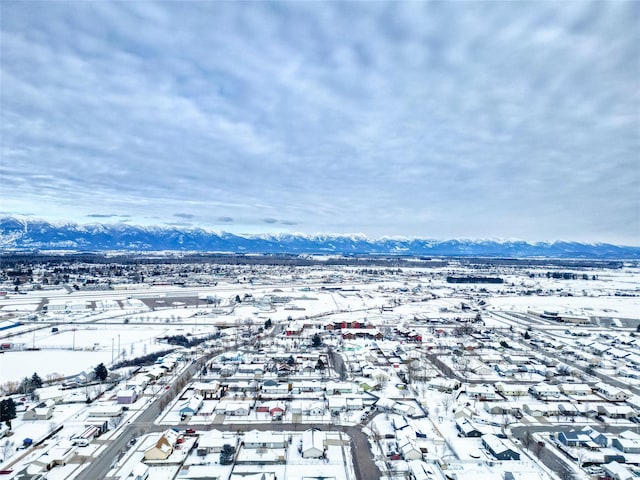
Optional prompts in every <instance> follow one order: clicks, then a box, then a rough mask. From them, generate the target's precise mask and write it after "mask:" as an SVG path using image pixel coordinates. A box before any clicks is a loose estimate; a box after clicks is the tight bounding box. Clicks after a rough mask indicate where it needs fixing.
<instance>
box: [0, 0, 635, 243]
mask: <svg viewBox="0 0 640 480" xmlns="http://www.w3.org/2000/svg"><path fill="white" fill-rule="evenodd" d="M0 22H1V29H0V215H17V216H27V217H34V218H38V219H45V220H53V221H60V220H67V221H73V222H78V223H96V222H100V223H118V222H125V223H129V224H135V225H166V226H176V225H177V226H184V227H201V228H206V229H210V230H216V231H227V232H232V233H275V232H283V233H285V232H290V233H296V232H301V233H363V234H365V235H367V236H369V237H372V238H378V237H381V236H408V237H425V238H433V239H452V238H514V239H516V238H517V239H522V240H529V241H551V240H575V241H587V242H610V243H617V244H625V245H640V188H639V186H640V158H639V157H640V28H638V25H640V3H639V2H633V1H618V2H602V1H600V2H594V3H591V2H542V1H541V2H526V1H525V2H500V1H491V2H482V1H479V2H462V1H460V2H443V1H432V2H419V1H411V2H403V1H398V2H385V1H376V2H366V1H361V2H320V1H307V2H301V1H300V2H297V1H286V2H285V1H283V2H269V1H265V2H251V1H245V2H235V1H233V2H207V1H199V2H157V3H154V2H147V1H144V2H143V1H133V2H114V3H111V2H106V1H101V2H82V1H49V2H45V1H40V2H33V1H28V0H27V1H12V0H7V1H2V2H0Z"/></svg>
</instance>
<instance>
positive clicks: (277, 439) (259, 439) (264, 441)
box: [243, 430, 289, 448]
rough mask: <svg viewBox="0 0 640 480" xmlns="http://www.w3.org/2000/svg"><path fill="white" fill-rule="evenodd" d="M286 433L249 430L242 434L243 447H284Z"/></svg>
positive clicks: (286, 441)
mask: <svg viewBox="0 0 640 480" xmlns="http://www.w3.org/2000/svg"><path fill="white" fill-rule="evenodd" d="M288 443H289V439H288V435H286V434H284V433H282V432H270V431H260V430H250V431H248V432H247V433H245V434H244V438H243V444H244V448H286V447H287V445H288Z"/></svg>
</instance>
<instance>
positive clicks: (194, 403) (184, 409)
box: [178, 395, 203, 418]
mask: <svg viewBox="0 0 640 480" xmlns="http://www.w3.org/2000/svg"><path fill="white" fill-rule="evenodd" d="M202 403H203V399H202V397H201V396H200V395H194V396H193V397H191V398H189V399H188V400H186V401H184V402H183V403H181V404H180V405H179V406H178V412H179V413H180V416H181V417H183V418H184V417H192V416H193V415H195V414H196V413H198V410H200V408H201V407H202Z"/></svg>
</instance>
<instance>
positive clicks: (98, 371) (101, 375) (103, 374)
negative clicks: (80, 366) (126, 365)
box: [93, 363, 109, 382]
mask: <svg viewBox="0 0 640 480" xmlns="http://www.w3.org/2000/svg"><path fill="white" fill-rule="evenodd" d="M93 373H95V375H96V378H97V379H98V380H100V381H101V382H104V381H105V380H106V379H107V376H108V375H109V371H108V370H107V367H105V366H104V363H101V364H100V365H98V366H96V368H95V370H94V371H93Z"/></svg>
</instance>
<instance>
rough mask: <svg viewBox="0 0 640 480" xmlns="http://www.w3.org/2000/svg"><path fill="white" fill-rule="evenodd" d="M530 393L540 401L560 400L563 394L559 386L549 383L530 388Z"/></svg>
mask: <svg viewBox="0 0 640 480" xmlns="http://www.w3.org/2000/svg"><path fill="white" fill-rule="evenodd" d="M529 393H531V395H533V396H534V397H536V398H537V399H538V400H556V399H558V398H560V395H561V392H560V389H559V388H558V387H557V385H549V384H548V383H538V384H537V385H533V386H531V387H530V388H529Z"/></svg>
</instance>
